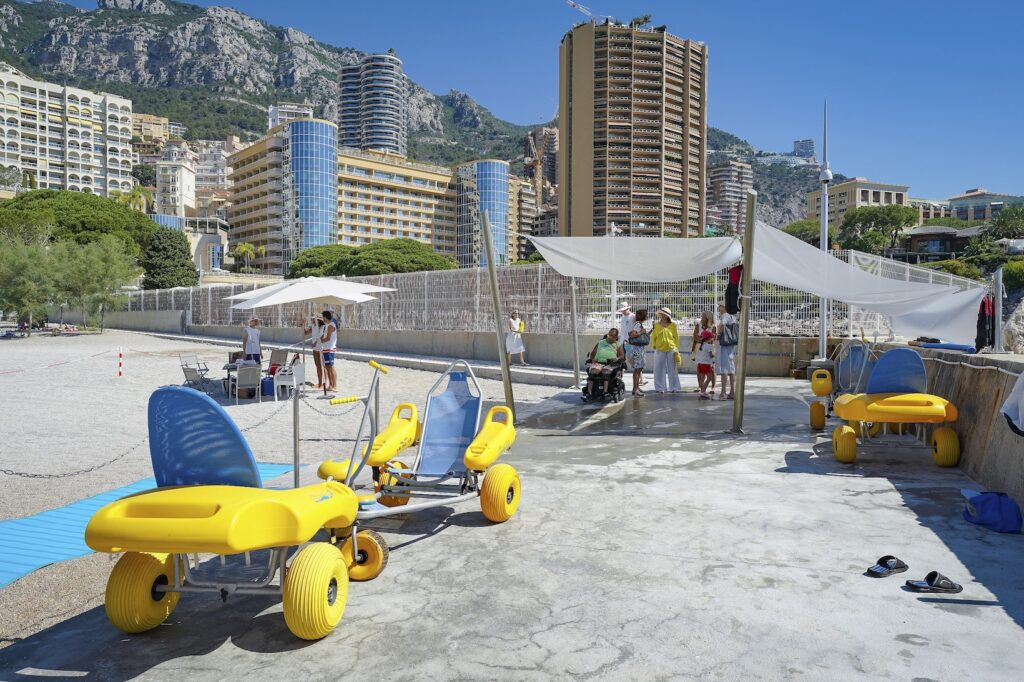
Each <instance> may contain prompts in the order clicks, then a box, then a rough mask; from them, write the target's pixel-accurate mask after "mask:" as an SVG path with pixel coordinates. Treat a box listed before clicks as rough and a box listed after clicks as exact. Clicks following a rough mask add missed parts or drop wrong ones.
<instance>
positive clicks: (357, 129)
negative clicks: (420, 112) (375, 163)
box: [340, 53, 409, 156]
mask: <svg viewBox="0 0 1024 682" xmlns="http://www.w3.org/2000/svg"><path fill="white" fill-rule="evenodd" d="M408 98H409V84H408V80H407V79H406V77H405V72H404V71H403V70H402V60H401V59H399V58H398V57H396V56H395V55H393V54H390V53H388V54H370V55H366V56H365V57H363V58H362V59H361V60H360V61H359V62H358V63H356V64H350V65H348V66H345V67H342V70H341V115H340V128H341V144H342V145H343V146H346V147H356V148H358V149H364V150H369V149H374V150H380V151H388V152H393V153H395V154H401V155H402V156H405V155H406V153H407V151H408V137H409V123H408V117H409V112H408Z"/></svg>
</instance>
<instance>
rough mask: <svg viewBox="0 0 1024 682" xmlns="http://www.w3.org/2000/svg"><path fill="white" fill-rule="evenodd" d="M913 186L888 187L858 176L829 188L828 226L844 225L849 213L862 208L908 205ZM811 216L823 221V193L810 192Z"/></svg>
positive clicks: (808, 195) (808, 197) (808, 212)
mask: <svg viewBox="0 0 1024 682" xmlns="http://www.w3.org/2000/svg"><path fill="white" fill-rule="evenodd" d="M909 189H910V186H909V185H887V184H884V183H880V182H872V181H870V180H868V179H867V178H861V177H856V178H852V179H850V180H847V181H845V182H840V183H834V184H830V185H829V186H828V224H829V225H833V226H835V227H839V225H840V224H841V223H842V222H843V217H844V216H845V215H846V212H847V211H849V210H850V209H852V208H860V207H862V206H888V205H890V204H895V205H897V206H908V205H909V203H910V201H909V199H908V197H907V190H909ZM807 217H808V218H813V219H815V220H821V190H820V189H819V190H815V191H813V192H808V193H807Z"/></svg>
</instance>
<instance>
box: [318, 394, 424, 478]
mask: <svg viewBox="0 0 1024 682" xmlns="http://www.w3.org/2000/svg"><path fill="white" fill-rule="evenodd" d="M418 431H419V411H418V410H417V409H416V406H415V405H413V404H412V403H402V404H400V405H398V406H397V407H396V408H395V409H394V411H393V412H392V413H391V421H389V422H388V425H387V426H386V427H385V428H384V430H383V431H381V432H380V433H379V434H377V437H376V438H374V439H373V447H372V448H370V456H369V458H368V459H367V461H366V465H367V466H370V467H380V466H384V465H385V464H387V463H388V462H390V461H391V460H392V459H394V458H395V457H396V456H397V455H398V454H399V453H401V452H402V451H403V450H405V449H406V448H410V447H412V446H413V445H415V444H416V439H417V433H418ZM363 452H364V453H365V452H366V451H365V450H364V451H363ZM348 463H349V460H347V459H344V460H333V459H329V460H326V461H324V462H321V463H320V466H319V467H317V470H316V475H317V476H319V477H320V478H322V479H324V480H327V478H328V477H330V478H333V479H334V480H336V481H344V480H345V477H346V476H347V475H348ZM356 466H358V462H357V463H356Z"/></svg>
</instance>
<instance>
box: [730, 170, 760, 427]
mask: <svg viewBox="0 0 1024 682" xmlns="http://www.w3.org/2000/svg"><path fill="white" fill-rule="evenodd" d="M756 208H757V192H755V191H754V190H748V191H747V225H746V229H745V230H744V232H743V281H742V282H741V284H740V300H741V301H743V307H742V308H741V309H740V344H739V349H738V350H739V356H740V357H739V362H738V363H737V367H736V376H735V379H734V380H735V382H736V385H735V386H733V390H734V391H735V392H736V400H735V401H734V402H733V405H732V433H743V402H744V397H745V395H746V387H747V346H748V344H747V340H748V339H747V332H748V330H749V328H750V315H751V312H752V311H751V310H750V283H751V280H752V279H753V278H754V273H753V268H752V263H753V259H754V222H755V221H754V210H755V209H756Z"/></svg>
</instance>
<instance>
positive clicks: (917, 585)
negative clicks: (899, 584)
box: [907, 571, 964, 594]
mask: <svg viewBox="0 0 1024 682" xmlns="http://www.w3.org/2000/svg"><path fill="white" fill-rule="evenodd" d="M907 589H908V590H910V591H911V592H940V593H942V594H957V593H959V592H963V591H964V588H963V586H961V585H957V584H956V583H955V582H953V581H952V580H950V579H949V578H947V577H946V576H944V575H942V574H941V573H939V572H938V571H932V572H931V573H929V574H928V575H926V576H925V577H924V580H908V581H907Z"/></svg>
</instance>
